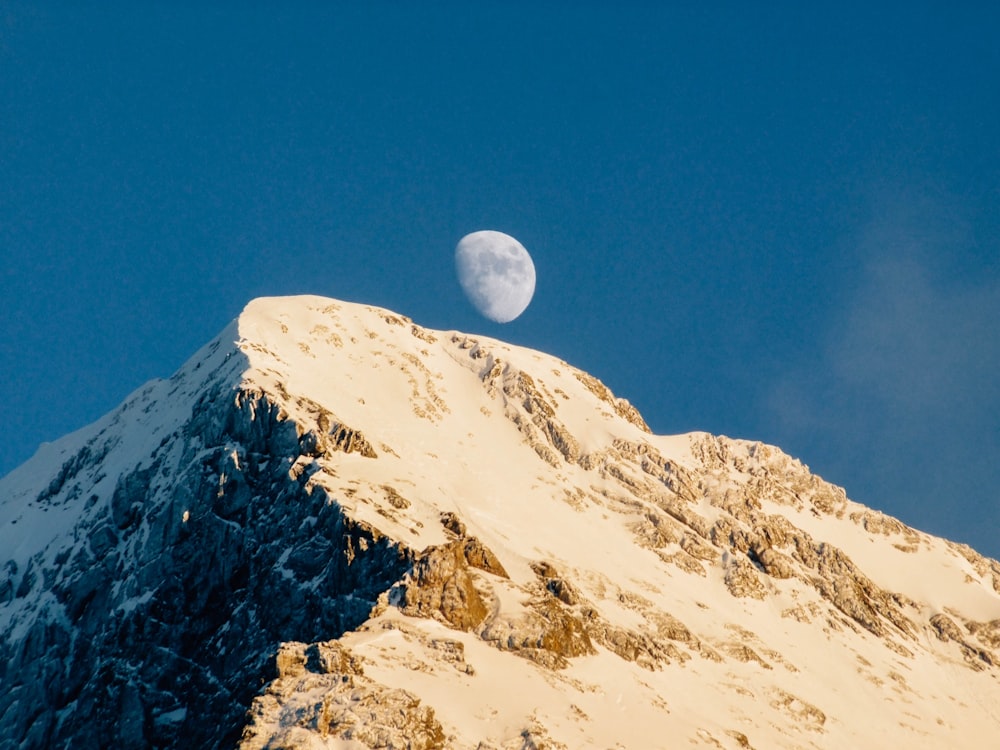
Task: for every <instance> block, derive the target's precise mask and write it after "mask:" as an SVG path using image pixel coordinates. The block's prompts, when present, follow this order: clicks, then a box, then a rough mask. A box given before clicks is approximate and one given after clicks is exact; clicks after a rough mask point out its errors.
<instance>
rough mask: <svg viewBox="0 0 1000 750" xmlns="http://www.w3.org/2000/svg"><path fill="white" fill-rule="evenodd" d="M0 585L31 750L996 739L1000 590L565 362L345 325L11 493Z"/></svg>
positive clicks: (279, 333) (828, 490)
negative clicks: (672, 428) (659, 416)
mask: <svg viewBox="0 0 1000 750" xmlns="http://www.w3.org/2000/svg"><path fill="white" fill-rule="evenodd" d="M637 366H641V363H637ZM0 566H2V567H0V748H3V749H4V750H6V748H15V747H16V748H20V747H49V746H72V747H79V748H89V747H95V748H96V747H108V746H119V747H233V746H236V745H237V744H239V745H241V746H242V747H246V748H263V747H303V748H306V747H345V748H346V747H352V748H363V747H372V748H374V747H412V748H444V747H466V746H468V747H477V746H478V747H480V748H490V747H493V748H526V747H536V746H538V747H540V746H542V745H545V746H548V747H574V748H577V747H602V748H604V747H614V746H618V747H636V748H638V747H651V746H656V744H657V742H660V741H661V740H660V738H664V737H667V736H669V737H672V738H675V739H676V741H677V742H685V741H690V742H694V743H696V744H697V743H701V744H704V745H706V746H716V747H720V746H721V747H734V748H735V747H748V746H753V747H831V748H832V747H844V746H857V747H876V746H878V747H881V746H883V745H884V742H885V738H886V737H895V738H897V740H898V739H900V738H905V740H906V742H907V743H908V745H909V746H911V747H928V748H930V747H942V746H955V747H958V746H974V745H975V741H976V738H982V737H989V736H996V733H997V731H1000V712H998V711H996V709H995V708H991V706H994V707H995V706H996V705H1000V667H998V660H1000V564H998V563H997V562H995V561H993V560H989V559H987V558H983V557H982V556H980V555H978V554H976V553H975V552H974V551H972V550H971V549H969V548H967V547H962V546H960V545H955V544H952V543H950V542H946V541H944V540H941V539H937V538H934V537H930V536H928V535H926V534H923V533H920V532H918V531H915V530H913V529H910V528H908V527H906V526H905V525H904V524H902V523H900V522H899V521H897V520H895V519H892V518H889V517H887V516H884V515H882V514H880V513H877V512H875V511H871V510H869V509H867V508H864V507H863V506H860V505H858V504H856V503H853V502H851V501H850V500H848V499H847V497H846V496H845V494H844V492H843V490H841V489H840V488H837V487H834V486H832V485H829V484H827V483H825V482H823V481H822V480H821V479H820V478H818V477H816V476H814V475H812V474H810V473H809V471H808V469H807V467H805V466H803V465H802V464H801V463H799V462H798V461H796V460H794V459H792V458H789V457H788V456H786V455H785V454H783V453H782V452H781V451H780V450H778V449H776V448H773V447H770V446H766V445H762V444H759V443H749V442H745V441H737V440H730V439H728V438H723V437H714V436H711V435H706V434H702V433H696V434H690V435H680V436H672V437H662V436H655V435H651V434H650V433H649V430H648V428H647V427H646V425H645V423H644V422H643V420H642V418H641V416H640V415H639V414H638V412H636V410H635V409H634V408H632V407H631V405H629V404H628V402H627V401H625V400H623V399H619V398H616V397H615V396H614V395H613V394H612V393H611V392H610V391H609V390H608V389H607V388H606V387H605V386H604V385H603V384H601V383H600V382H599V381H597V380H596V379H594V378H593V377H591V376H589V375H587V374H585V373H583V372H580V371H578V370H576V369H575V368H573V367H571V366H570V365H568V364H566V363H565V362H561V361H559V360H557V359H554V358H552V357H549V356H548V355H545V354H542V353H539V352H533V351H530V350H526V349H522V348H519V347H514V346H510V345H507V344H503V343H502V342H498V341H493V340H490V339H485V338H475V337H471V336H467V335H465V334H460V333H455V332H447V333H446V332H437V331H429V330H426V329H423V328H420V327H419V326H417V325H415V324H413V323H412V322H411V321H410V320H408V319H406V318H403V317H401V316H399V315H396V314H394V313H390V312H388V311H385V310H379V309H376V308H368V307H362V306H358V305H351V304H347V303H340V302H335V301H333V300H327V299H322V298H318V297H296V298H284V299H263V300H257V301H255V302H253V303H251V304H250V305H249V306H248V307H247V309H246V310H245V311H244V313H243V315H241V317H240V318H239V319H238V320H237V321H236V322H234V324H233V325H231V326H230V327H228V328H227V329H226V330H225V331H223V332H222V333H221V334H220V335H219V337H217V338H216V339H215V340H214V341H213V342H210V343H209V344H208V345H206V347H205V348H204V349H202V350H201V351H200V352H198V353H197V354H196V355H195V356H194V357H193V358H192V359H191V360H190V361H189V362H188V363H187V364H186V365H185V366H184V367H183V368H181V370H180V371H179V372H178V373H177V374H176V375H174V376H173V377H172V378H171V379H170V380H168V381H158V382H154V383H151V384H149V385H147V386H145V387H144V388H142V389H140V390H139V391H137V392H136V393H135V394H133V395H132V396H131V397H130V398H129V399H128V400H127V401H126V402H125V403H124V404H122V406H121V407H119V408H118V409H117V410H115V411H114V412H112V413H111V414H109V415H108V416H107V417H105V418H104V419H102V420H100V421H99V422H97V423H95V424H94V425H91V426H90V427H87V428H85V429H83V430H81V431H79V432H77V433H74V434H73V435H70V436H67V437H66V438H64V439H63V440H61V441H59V442H58V443H55V444H53V445H49V446H44V447H43V448H42V449H40V450H39V453H38V454H37V455H36V456H35V457H34V458H33V459H32V460H31V461H29V462H28V463H26V464H25V465H23V466H22V467H20V468H19V469H17V470H16V471H15V472H13V473H12V474H10V475H9V476H8V477H6V478H4V479H3V480H2V481H0ZM883 735H884V736H883ZM671 742H673V740H672V741H671Z"/></svg>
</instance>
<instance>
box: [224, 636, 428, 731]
mask: <svg viewBox="0 0 1000 750" xmlns="http://www.w3.org/2000/svg"><path fill="white" fill-rule="evenodd" d="M276 667H277V670H278V677H277V679H275V680H273V681H272V682H271V683H270V684H269V685H268V687H267V690H266V691H265V692H264V693H263V694H262V695H260V696H259V697H258V698H256V699H255V700H254V702H253V706H252V707H251V709H250V712H249V724H248V726H247V727H246V729H245V730H244V732H243V737H242V740H241V741H240V743H239V748H240V750H266V749H267V750H270V749H274V750H276V749H277V748H285V749H289V750H290V749H292V748H302V749H303V750H306V749H307V748H310V747H313V746H314V744H313V738H314V737H316V736H317V735H318V736H319V737H321V738H324V739H328V740H333V739H340V740H344V741H351V742H352V743H357V744H360V745H361V746H362V747H371V748H396V749H398V750H404V749H405V750H440V748H444V747H446V737H445V734H444V731H443V729H442V728H441V724H440V722H439V721H438V720H437V718H436V717H435V715H434V709H432V708H431V707H429V706H427V705H424V704H423V703H422V702H421V701H420V699H419V698H418V697H417V696H415V695H413V694H412V693H410V692H408V691H406V690H399V689H390V688H387V687H385V686H384V685H380V684H379V683H377V682H375V681H374V680H372V679H370V678H368V677H366V676H365V674H364V672H363V670H362V669H361V667H360V662H359V660H358V659H357V658H356V657H355V656H353V655H352V654H351V653H350V652H348V651H347V650H346V649H343V648H342V647H340V646H338V645H337V644H335V643H327V644H316V645H314V646H311V647H310V646H306V644H302V643H286V644H284V645H283V646H282V648H281V651H279V653H278V656H277V659H276ZM275 716H279V717H280V719H279V720H278V721H277V722H276V723H275V722H274V721H273V719H274V717H275Z"/></svg>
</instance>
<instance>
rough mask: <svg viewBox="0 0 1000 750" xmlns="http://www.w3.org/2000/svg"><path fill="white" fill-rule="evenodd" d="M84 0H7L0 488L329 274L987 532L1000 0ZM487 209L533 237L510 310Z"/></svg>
mask: <svg viewBox="0 0 1000 750" xmlns="http://www.w3.org/2000/svg"><path fill="white" fill-rule="evenodd" d="M78 5H88V4H77V3H69V2H55V1H53V2H47V3H41V2H38V3H25V2H18V1H17V0H13V2H11V1H10V0H8V1H7V2H4V3H3V4H0V259H2V262H0V379H2V388H3V399H2V406H0V425H2V430H0V474H3V473H6V472H7V471H9V470H10V469H12V468H13V467H14V466H16V465H17V464H19V463H20V462H22V461H24V460H25V459H27V458H28V457H29V456H30V455H31V454H32V452H33V451H34V450H35V448H36V446H37V445H38V443H39V442H40V441H43V440H52V439H55V438H57V437H59V436H60V435H62V434H64V433H66V432H68V431H70V430H73V429H76V428H78V427H80V426H82V425H84V424H86V423H87V422H89V421H92V420H94V419H96V418H97V417H99V416H101V415H102V414H103V413H105V412H106V411H108V410H110V409H111V408H113V407H114V406H115V405H116V404H117V403H118V402H119V401H120V400H122V399H123V398H124V397H125V396H126V394H128V393H129V392H130V391H132V390H133V389H135V388H136V387H138V386H140V385H141V384H142V383H143V382H145V381H146V380H148V379H150V378H154V377H166V376H169V375H170V374H171V373H172V372H173V371H174V370H175V369H176V368H177V367H178V366H180V365H181V363H182V362H183V361H184V360H185V359H186V358H187V357H188V356H189V355H190V354H192V353H193V352H194V351H195V350H196V349H197V348H198V347H199V346H200V345H201V344H203V343H204V342H205V341H207V340H208V339H209V338H210V337H212V336H213V335H215V334H216V333H217V332H218V331H219V330H220V329H222V327H223V326H225V325H226V323H227V322H228V321H229V320H231V319H232V318H233V317H235V316H236V315H237V314H238V313H239V312H240V310H241V309H242V307H243V305H244V304H245V303H246V302H247V301H248V300H250V299H251V298H253V297H256V296H260V295H278V294H297V293H318V294H323V295H328V296H333V297H339V298H342V299H347V300H353V301H361V302H366V303H370V304H375V305H381V306H385V307H389V308H392V309H394V310H397V311H399V312H402V313H404V314H407V315H409V316H411V317H412V318H414V319H415V320H416V321H417V322H419V323H421V324H424V325H427V326H430V327H435V328H446V329H451V328H457V329H461V330H466V331H472V332H480V333H485V334H488V335H493V336H497V337H501V338H505V339H507V340H509V341H512V342H514V343H518V344H522V345H526V346H531V347H535V348H540V349H543V350H546V351H549V352H551V353H553V354H555V355H557V356H560V357H562V358H564V359H566V360H568V361H569V362H571V363H573V364H575V365H577V366H580V367H582V368H584V369H586V370H588V371H590V372H592V373H593V374H595V375H597V376H598V377H600V378H601V379H602V380H604V381H605V382H606V383H607V384H608V385H609V386H610V387H611V388H612V389H613V390H614V391H615V392H616V393H617V394H619V395H622V396H625V397H627V398H629V399H630V400H631V401H633V402H634V403H635V404H636V405H637V406H638V407H639V408H640V410H641V411H642V413H643V414H644V415H645V417H646V419H647V421H648V422H649V423H650V425H651V426H652V427H653V428H654V430H656V431H657V432H661V433H675V432H682V431H688V430H694V429H699V430H708V431H711V432H714V433H724V434H728V435H731V436H735V437H745V438H752V439H760V440H763V441H766V442H770V443H775V444H777V445H780V446H782V447H783V448H784V449H785V450H786V451H788V452H790V453H792V454H793V455H795V456H798V457H800V458H801V459H802V460H803V461H804V462H806V463H807V464H809V465H810V467H811V468H812V469H813V470H814V471H816V472H818V473H820V474H821V475H822V476H824V477H825V478H827V479H829V480H831V481H833V482H835V483H837V484H840V485H842V486H844V487H846V489H847V491H848V494H849V495H850V496H851V497H852V498H853V499H856V500H858V501H860V502H863V503H866V504H868V505H871V506H874V507H877V508H880V509H882V510H885V511H887V512H889V513H892V514H893V515H896V516H898V517H900V518H902V519H903V520H904V521H907V522H908V523H910V524H912V525H915V526H917V527H919V528H922V529H925V530H928V531H931V532H934V533H937V534H942V535H946V536H949V537H951V538H954V539H957V540H960V541H964V542H968V543H971V544H973V546H975V547H977V548H978V549H980V550H981V551H983V552H986V553H988V554H990V555H992V556H1000V489H998V488H1000V385H998V382H1000V378H998V372H1000V334H998V329H1000V43H998V39H1000V5H998V4H997V3H990V2H981V3H963V4H961V5H962V7H961V8H959V9H956V8H954V7H952V6H953V5H955V4H953V3H936V4H929V3H920V2H916V3H902V2H900V3H892V4H885V5H882V6H881V7H880V8H877V9H871V8H867V7H864V6H862V5H861V4H856V5H853V4H845V3H829V4H826V5H824V6H823V7H820V8H817V7H815V4H812V3H800V2H795V3H787V4H783V3H728V4H709V5H711V7H707V8H702V7H697V8H696V7H694V6H696V5H698V6H700V5H701V4H695V3H684V4H678V5H677V6H675V7H665V8H663V7H659V6H660V5H661V4H654V3H649V4H634V5H631V6H629V7H627V8H624V9H622V8H614V9H612V5H617V4H612V3H606V4H597V3H593V4H588V3H568V2H567V3H552V4H548V7H547V8H546V9H540V8H539V7H537V6H538V5H540V4H536V3H503V4H501V3H482V4H481V3H468V2H464V3H456V4H435V5H433V7H431V8H428V7H425V4H422V3H421V4H419V5H420V9H419V10H414V9H413V7H412V6H415V5H417V4H411V5H407V6H403V5H402V4H379V3H358V4H357V5H359V6H364V8H363V9H358V8H346V7H341V6H339V5H338V4H326V3H323V4H321V3H315V4H306V3H294V2H293V3H287V4H284V3H283V4H278V3H268V4H263V3H259V4H257V3H250V4H249V5H250V7H249V8H247V7H244V6H245V5H247V4H244V3H238V2H226V3H218V4H213V3H195V2H190V3H179V2H170V3H166V2H164V3H132V2H129V3H119V4H113V3H93V4H89V5H92V8H91V9H81V8H79V7H76V6H78ZM278 5H282V6H286V5H287V6H289V7H282V8H280V9H275V8H274V7H267V6H278ZM663 5H670V4H667V3H664V4H663ZM866 5H867V4H866ZM203 6H210V7H208V8H205V7H203ZM329 6H333V7H329ZM765 6H766V7H765ZM477 229H498V230H500V231H504V232H507V233H509V234H512V235H514V236H515V237H517V238H518V239H519V240H520V241H521V242H522V243H523V244H524V245H525V246H526V247H527V248H528V250H529V251H530V252H531V254H532V256H533V258H534V261H535V266H536V268H537V273H538V283H537V291H536V294H535V299H534V301H533V303H532V305H531V306H530V307H529V308H528V310H527V311H526V312H525V313H524V315H523V316H522V317H520V318H519V319H517V320H516V321H514V322H513V323H510V324H508V325H506V326H500V325H495V324H492V323H490V322H489V321H487V320H485V319H483V318H481V317H479V316H478V315H477V314H476V313H475V311H474V310H473V309H472V307H471V306H470V305H469V304H468V302H467V301H466V300H465V298H464V297H463V295H462V293H461V290H460V288H459V286H458V283H457V281H456V279H455V275H454V269H453V251H454V246H455V243H456V242H457V241H458V239H459V238H460V237H461V236H462V235H464V234H465V233H467V232H470V231H473V230H477Z"/></svg>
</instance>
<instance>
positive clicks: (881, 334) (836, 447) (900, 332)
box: [764, 201, 1000, 555]
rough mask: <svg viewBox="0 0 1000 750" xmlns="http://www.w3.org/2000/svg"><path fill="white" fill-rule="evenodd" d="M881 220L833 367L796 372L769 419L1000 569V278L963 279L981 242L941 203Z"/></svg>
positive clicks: (850, 482) (875, 501) (868, 489)
mask: <svg viewBox="0 0 1000 750" xmlns="http://www.w3.org/2000/svg"><path fill="white" fill-rule="evenodd" d="M881 215H882V217H883V218H881V219H880V220H879V221H877V222H873V223H872V224H871V225H870V226H869V227H868V229H867V231H866V232H865V233H864V235H863V236H862V237H861V239H860V242H859V244H858V246H859V248H860V257H861V258H862V261H861V267H860V273H859V276H858V283H857V285H856V288H855V289H853V290H852V291H850V292H848V293H847V294H846V295H845V303H846V304H845V307H844V308H843V313H842V315H840V316H838V317H837V319H836V320H834V321H833V322H832V324H831V326H830V328H829V330H828V332H827V334H826V341H825V346H824V347H822V349H821V351H822V359H821V361H819V362H813V363H800V364H799V366H798V367H796V368H794V369H793V370H792V371H791V372H789V373H788V375H787V376H786V377H785V378H783V379H782V380H781V381H780V382H778V383H776V384H775V385H774V386H773V387H772V388H771V390H770V391H769V392H768V393H767V394H766V396H765V398H764V403H765V408H766V409H767V410H768V411H769V413H770V414H771V415H772V418H773V419H775V424H776V428H777V430H778V432H779V434H782V435H783V437H784V439H786V440H787V441H788V444H790V445H797V446H802V447H801V448H800V449H799V450H800V451H801V452H802V453H803V454H811V455H812V456H814V457H815V460H817V461H818V462H819V463H821V464H823V467H822V468H823V469H825V470H826V473H827V474H829V476H828V478H829V479H831V480H832V481H835V482H838V483H840V484H844V485H846V487H847V491H848V494H849V495H850V496H852V497H854V498H855V499H857V500H859V501H861V502H864V503H866V504H870V505H874V506H876V507H881V508H883V509H884V510H886V511H888V512H890V513H892V514H894V515H897V516H899V517H901V518H902V519H903V520H904V521H907V522H909V523H911V524H914V525H917V526H920V527H923V528H926V530H928V531H932V532H934V533H937V534H943V535H947V536H952V537H958V538H961V539H962V540H963V541H969V542H970V543H972V544H973V545H974V546H979V547H980V548H982V547H983V546H984V545H986V546H989V547H990V549H989V550H984V551H988V552H989V553H991V554H993V555H996V554H997V552H998V550H997V548H996V544H997V543H996V539H997V538H998V537H1000V490H998V487H1000V436H998V434H997V433H998V431H1000V378H998V377H997V373H1000V278H998V277H997V275H996V272H995V270H993V269H989V268H987V269H986V271H985V273H983V272H981V273H980V275H979V276H977V277H974V278H969V276H968V273H967V271H966V273H965V274H963V273H961V272H959V271H958V270H956V266H957V265H959V264H958V263H957V262H956V261H957V259H958V258H960V257H961V256H962V255H963V254H964V253H967V252H968V250H969V248H970V246H971V244H970V243H973V242H974V240H973V238H971V237H970V236H969V233H968V232H967V230H966V229H965V228H964V227H963V226H962V225H961V224H960V223H959V222H954V221H951V220H950V217H948V216H945V215H944V214H943V212H942V211H940V210H934V207H932V206H930V204H929V203H928V202H926V201H920V202H918V203H917V204H916V209H914V208H910V209H909V210H900V209H899V208H898V207H897V208H895V209H893V210H891V211H888V212H882V213H881ZM998 255H1000V253H997V254H995V255H994V257H997V256H998ZM987 265H988V264H987ZM991 271H992V275H991V273H990V272H991ZM803 458H804V459H805V460H806V461H807V462H808V461H809V460H810V456H809V455H803ZM821 473H822V472H821Z"/></svg>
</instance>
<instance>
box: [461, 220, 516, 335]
mask: <svg viewBox="0 0 1000 750" xmlns="http://www.w3.org/2000/svg"><path fill="white" fill-rule="evenodd" d="M455 270H456V271H458V282H459V283H460V284H461V285H462V290H463V291H464V292H465V296H466V297H468V298H469V301H470V302H471V303H472V304H473V305H474V306H475V308H476V309H477V310H479V312H481V313H482V314H483V315H485V316H486V317H487V318H489V319H490V320H494V321H496V322H497V323H509V322H510V321H512V320H513V319H514V318H516V317H517V316H518V315H520V314H521V313H523V312H524V310H525V308H527V306H528V303H529V302H531V297H532V296H533V295H534V293H535V264H534V263H532V262H531V256H530V255H528V251H527V250H525V249H524V245H522V244H521V243H520V242H518V241H517V240H515V239H514V238H513V237H511V236H510V235H509V234H504V233H503V232H494V231H492V230H489V229H486V230H483V231H481V232H473V233H472V234H467V235H465V236H464V237H463V238H462V239H461V240H459V241H458V245H457V246H456V247H455Z"/></svg>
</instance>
